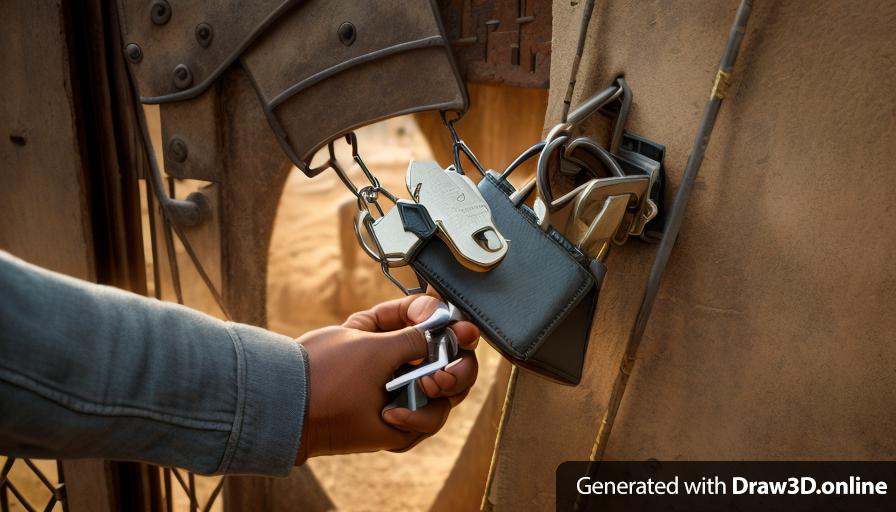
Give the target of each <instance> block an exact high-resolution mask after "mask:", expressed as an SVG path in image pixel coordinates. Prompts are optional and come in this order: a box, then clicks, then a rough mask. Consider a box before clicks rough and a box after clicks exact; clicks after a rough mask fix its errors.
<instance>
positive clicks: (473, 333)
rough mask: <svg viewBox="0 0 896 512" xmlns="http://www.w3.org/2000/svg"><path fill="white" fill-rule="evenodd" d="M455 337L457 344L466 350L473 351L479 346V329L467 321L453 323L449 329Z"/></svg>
mask: <svg viewBox="0 0 896 512" xmlns="http://www.w3.org/2000/svg"><path fill="white" fill-rule="evenodd" d="M449 329H451V330H452V331H454V336H455V337H457V344H458V345H460V347H461V348H463V349H466V350H473V349H475V348H476V345H478V344H479V328H478V327H476V326H475V325H473V324H472V323H470V322H467V321H461V322H455V323H454V324H452V325H451V327H449Z"/></svg>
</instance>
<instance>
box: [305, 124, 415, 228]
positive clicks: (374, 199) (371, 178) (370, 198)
mask: <svg viewBox="0 0 896 512" xmlns="http://www.w3.org/2000/svg"><path fill="white" fill-rule="evenodd" d="M334 142H335V141H330V143H329V144H327V150H328V151H329V153H330V157H329V160H328V161H327V162H326V163H324V164H323V165H322V166H320V167H318V168H316V169H314V170H315V171H317V170H321V169H326V168H331V169H333V170H334V171H335V172H336V175H337V176H339V179H340V180H342V183H343V184H345V187H346V188H347V189H348V190H349V191H350V192H351V193H352V194H353V195H354V196H355V197H356V198H357V200H358V209H359V210H367V211H370V207H371V206H373V207H374V208H375V209H376V211H377V213H379V215H380V216H382V215H383V214H384V211H383V207H382V206H380V204H379V198H380V194H382V195H383V196H385V197H386V198H387V199H389V201H391V202H392V203H393V204H394V203H395V202H396V201H398V199H397V198H396V197H395V196H394V195H393V194H392V193H391V192H389V191H388V190H387V189H386V188H385V187H383V186H382V185H381V184H380V180H379V178H377V177H376V175H375V174H373V173H372V172H371V171H370V169H369V168H368V167H367V164H365V163H364V159H363V158H361V154H360V152H359V151H358V136H357V135H355V132H349V133H348V134H347V135H346V136H345V142H346V143H347V144H349V145H350V146H351V147H352V159H353V160H354V161H355V162H357V164H358V166H359V167H360V168H361V170H362V171H363V172H364V176H365V177H366V178H367V181H368V183H369V184H368V185H365V186H363V187H361V188H358V187H357V186H356V185H355V184H354V182H353V181H352V180H351V178H349V177H348V173H347V172H346V171H345V168H344V167H342V164H340V163H339V160H338V159H337V158H336V149H335V144H334Z"/></svg>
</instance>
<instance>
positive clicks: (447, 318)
mask: <svg viewBox="0 0 896 512" xmlns="http://www.w3.org/2000/svg"><path fill="white" fill-rule="evenodd" d="M461 318H462V314H461V313H460V311H459V310H458V309H457V308H455V307H454V305H453V304H441V305H440V306H439V307H438V308H437V309H436V311H435V312H434V313H433V314H432V315H431V316H430V317H429V318H428V319H426V320H425V321H423V322H421V323H419V324H417V330H419V331H422V332H423V333H424V336H425V337H426V344H427V352H428V355H427V357H426V361H425V362H424V364H422V365H420V366H415V367H411V366H409V365H406V366H407V367H406V368H404V369H403V370H404V371H401V374H400V375H397V376H396V377H395V378H394V379H392V380H391V381H389V382H388V383H386V391H389V392H397V396H396V397H395V400H394V401H393V402H392V403H390V404H389V405H388V406H387V407H386V408H387V409H390V408H393V407H406V408H408V409H410V410H412V411H416V410H417V409H419V408H420V407H423V406H425V405H426V404H427V403H428V399H427V398H426V394H425V393H423V390H422V388H421V387H420V384H419V383H418V381H417V379H419V378H421V377H425V376H427V375H432V374H433V373H435V372H437V371H439V370H441V369H443V368H445V367H446V366H448V364H450V363H451V362H452V361H454V360H455V359H457V357H458V354H459V347H458V343H457V337H455V335H454V332H452V331H451V329H449V328H448V327H449V326H450V325H451V324H453V323H454V322H457V321H458V320H461Z"/></svg>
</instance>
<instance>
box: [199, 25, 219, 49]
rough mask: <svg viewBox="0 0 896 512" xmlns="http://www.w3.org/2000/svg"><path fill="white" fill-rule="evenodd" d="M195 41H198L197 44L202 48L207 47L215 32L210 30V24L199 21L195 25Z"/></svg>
mask: <svg viewBox="0 0 896 512" xmlns="http://www.w3.org/2000/svg"><path fill="white" fill-rule="evenodd" d="M195 35H196V41H197V42H198V43H199V46H202V47H203V48H208V46H209V45H210V44H212V39H214V37H215V32H214V30H212V26H211V25H209V24H208V23H200V24H199V25H196V34H195Z"/></svg>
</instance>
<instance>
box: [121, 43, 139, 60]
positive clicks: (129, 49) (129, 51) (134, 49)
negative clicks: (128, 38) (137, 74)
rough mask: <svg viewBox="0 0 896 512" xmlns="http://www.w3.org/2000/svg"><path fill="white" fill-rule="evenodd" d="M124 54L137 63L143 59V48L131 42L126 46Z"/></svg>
mask: <svg viewBox="0 0 896 512" xmlns="http://www.w3.org/2000/svg"><path fill="white" fill-rule="evenodd" d="M124 54H125V56H126V57H127V58H128V60H129V61H131V62H133V63H134V64H137V63H138V62H140V61H141V60H143V50H141V49H140V47H139V46H137V45H136V44H134V43H130V44H129V45H127V46H125V47H124Z"/></svg>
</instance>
